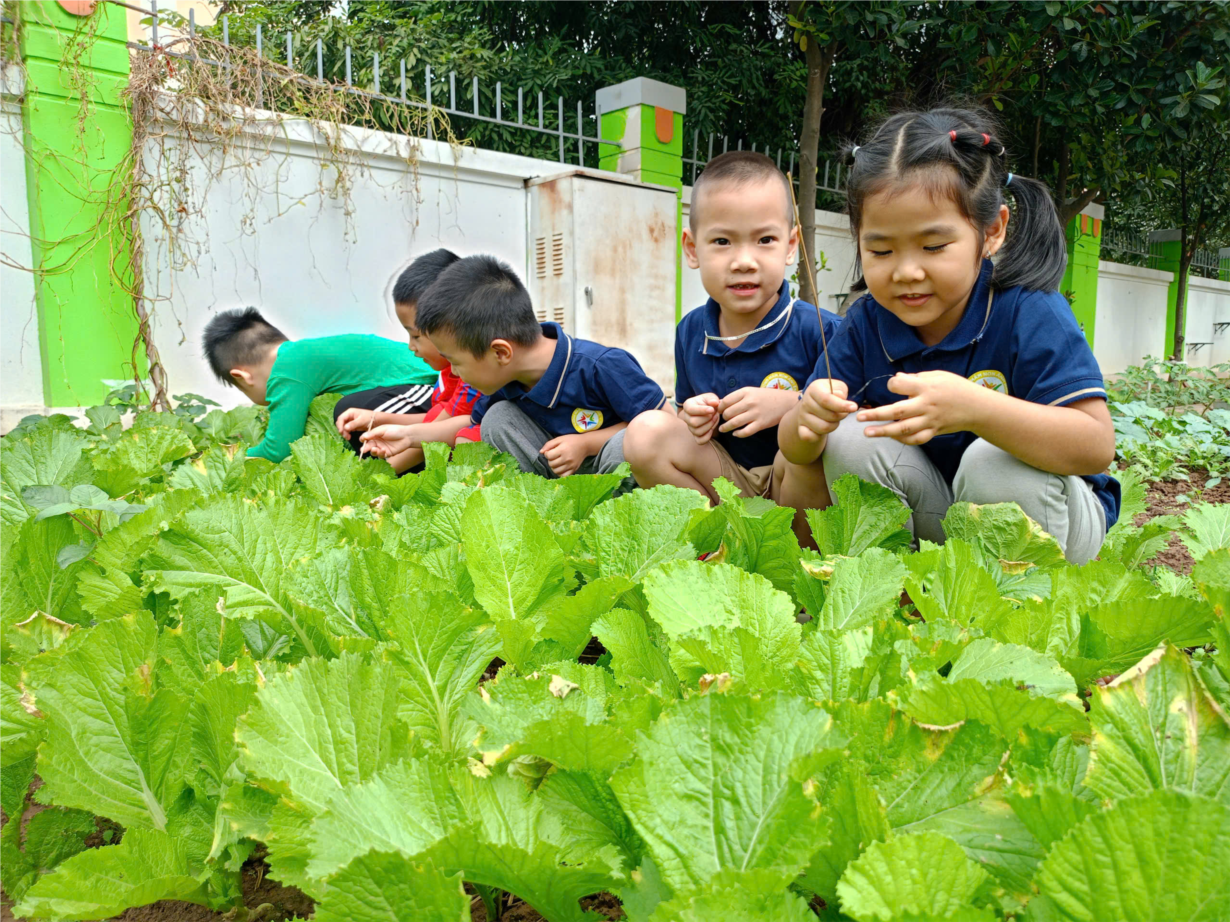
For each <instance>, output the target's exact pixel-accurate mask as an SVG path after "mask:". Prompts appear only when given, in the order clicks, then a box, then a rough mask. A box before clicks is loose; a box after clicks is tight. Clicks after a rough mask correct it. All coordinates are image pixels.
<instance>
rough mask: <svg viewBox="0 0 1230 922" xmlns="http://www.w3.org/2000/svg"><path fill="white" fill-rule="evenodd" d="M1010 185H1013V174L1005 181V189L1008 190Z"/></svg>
mask: <svg viewBox="0 0 1230 922" xmlns="http://www.w3.org/2000/svg"><path fill="white" fill-rule="evenodd" d="M1010 185H1012V174H1011V173H1009V174H1008V178H1007V179H1005V180H1004V188H1005V189H1007V188H1008V187H1009V186H1010Z"/></svg>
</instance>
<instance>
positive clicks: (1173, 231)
mask: <svg viewBox="0 0 1230 922" xmlns="http://www.w3.org/2000/svg"><path fill="white" fill-rule="evenodd" d="M1178 239H1179V229H1178V228H1177V227H1172V228H1169V229H1167V230H1155V231H1150V232H1149V242H1150V243H1169V242H1170V241H1172V240H1178Z"/></svg>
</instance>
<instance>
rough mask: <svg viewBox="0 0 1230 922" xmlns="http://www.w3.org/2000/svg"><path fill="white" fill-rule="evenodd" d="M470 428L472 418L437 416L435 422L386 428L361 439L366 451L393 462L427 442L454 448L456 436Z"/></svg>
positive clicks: (370, 432) (382, 427)
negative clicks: (409, 450)
mask: <svg viewBox="0 0 1230 922" xmlns="http://www.w3.org/2000/svg"><path fill="white" fill-rule="evenodd" d="M468 425H470V417H469V416H443V415H441V416H437V417H436V419H435V421H434V422H430V423H417V424H415V425H410V426H398V425H385V426H377V427H376V428H374V429H369V430H368V431H367V432H364V433H363V434H362V435H360V436H359V439H360V440H361V441H362V442H363V448H364V452H365V453H367V452H370V453H371V454H373V455H376V456H378V457H381V458H389V459H392V458H393V457H394V456H395V455H398V454H400V453H401V452H403V451H405V450H406V449H408V448H422V447H423V445H425V444H426V443H427V442H447V443H448V444H449V445H452V444H453V443H454V441H455V439H456V437H457V433H458V432H460V431H461V430H462V429H464V428H466V427H467V426H468Z"/></svg>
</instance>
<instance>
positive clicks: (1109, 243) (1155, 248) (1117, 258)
mask: <svg viewBox="0 0 1230 922" xmlns="http://www.w3.org/2000/svg"><path fill="white" fill-rule="evenodd" d="M1102 257H1103V258H1104V259H1107V260H1110V261H1111V262H1118V263H1125V264H1127V265H1129V266H1140V267H1141V268H1144V269H1156V268H1158V264H1159V263H1160V261H1161V257H1162V245H1161V244H1160V243H1159V242H1157V241H1156V240H1154V241H1150V240H1149V237H1148V235H1147V234H1138V233H1135V232H1134V231H1130V230H1122V229H1120V228H1116V227H1112V226H1106V227H1105V229H1104V230H1103V231H1102Z"/></svg>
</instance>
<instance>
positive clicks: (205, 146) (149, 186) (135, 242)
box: [17, 15, 459, 409]
mask: <svg viewBox="0 0 1230 922" xmlns="http://www.w3.org/2000/svg"><path fill="white" fill-rule="evenodd" d="M98 22H99V17H98V16H97V15H94V16H90V17H86V18H84V19H82V20H81V24H80V25H79V27H78V28H77V29H76V30H75V31H74V32H73V33H72V34H71V35H65V36H63V38H64V39H65V47H66V51H65V54H64V57H63V68H64V69H65V71H66V73H65V78H64V79H65V81H66V83H67V84H68V85H69V86H70V87H71V88H72V90H73V91H74V93H75V94H77V95H78V97H79V99H80V108H79V115H78V119H77V138H78V142H79V143H78V145H77V149H76V150H74V151H72V152H71V154H67V155H66V154H65V153H64V152H60V153H59V154H58V155H57V156H60V157H64V156H72V157H74V158H80V160H79V163H78V164H77V165H78V166H79V167H80V168H81V169H85V167H86V151H87V148H88V143H89V132H90V131H91V130H92V129H91V122H92V110H93V104H92V103H91V101H90V99H91V96H92V90H93V81H94V80H95V76H94V72H93V71H92V70H91V69H90V68H88V67H86V66H84V64H83V63H82V61H83V58H84V56H85V55H86V53H87V52H88V50H89V49H90V47H91V46H92V44H93V42H94V40H95V38H96V34H97V26H98ZM17 27H18V28H20V27H21V23H20V22H18V23H17ZM130 61H131V74H130V77H129V81H128V85H127V86H126V87H125V88H124V90H123V92H122V103H123V105H124V106H125V108H126V110H127V113H128V116H129V119H130V122H131V126H132V142H131V144H130V145H129V147H128V149H127V151H126V152H125V154H124V156H123V157H122V159H121V161H120V162H119V163H118V164H117V165H116V166H115V167H114V169H113V170H112V172H111V175H110V181H109V182H107V183H99V184H97V185H96V187H95V188H96V190H97V191H91V192H89V193H86V197H87V201H83V204H89V205H91V206H94V207H97V208H99V211H100V214H101V215H102V218H101V220H99V222H98V224H97V227H96V229H95V230H94V232H93V234H92V236H91V239H89V240H83V241H74V249H73V251H72V253H71V254H70V255H68V256H66V257H65V258H64V259H63V260H59V261H58V262H57V264H56V265H55V266H39V267H35V270H34V271H35V272H36V273H38V274H44V275H45V274H48V273H54V272H63V271H67V270H68V269H69V268H71V266H72V264H73V262H74V261H75V257H77V256H79V255H80V253H82V252H84V251H85V250H86V249H88V248H92V247H94V246H99V245H105V246H108V248H109V266H110V274H111V281H112V283H113V284H115V285H117V286H119V287H120V289H121V290H123V291H124V292H125V294H126V297H127V298H129V299H131V302H132V309H133V313H134V315H135V317H136V320H137V333H136V336H135V338H134V341H133V347H132V355H131V364H132V371H133V376H134V379H135V381H136V383H137V387H138V389H139V390H141V391H143V392H144V393H145V394H146V396H147V398H148V401H149V405H150V407H151V408H152V409H170V397H169V382H168V380H167V372H166V368H165V367H164V366H163V364H162V361H161V359H160V356H159V353H158V347H157V345H156V343H155V341H154V333H153V322H154V316H153V315H154V306H155V305H156V304H157V303H158V302H159V301H166V300H169V298H170V295H162V296H156V295H153V294H151V293H150V292H149V291H147V290H146V288H147V286H146V279H145V272H144V266H145V260H146V256H147V252H146V243H145V233H147V232H148V231H150V230H153V229H156V230H158V231H159V232H160V233H161V234H163V235H165V238H166V241H167V246H168V254H169V257H170V261H171V264H172V266H173V267H174V268H183V267H185V266H187V265H190V264H191V263H192V260H193V255H192V253H191V252H190V251H189V248H188V247H187V246H184V245H183V243H184V241H181V239H180V234H181V232H182V229H183V228H184V227H185V226H186V225H187V223H188V222H189V220H190V219H191V218H193V217H198V216H202V215H203V214H204V203H205V200H206V198H207V195H208V192H209V188H210V187H211V186H212V184H213V182H214V181H215V180H217V179H219V178H221V177H222V175H223V173H224V172H228V173H233V172H234V171H235V170H239V171H241V172H242V173H243V175H244V176H245V177H246V180H247V182H248V186H249V190H250V192H251V194H250V196H249V198H250V200H251V201H252V202H253V203H254V204H253V205H252V209H253V211H254V210H255V202H256V201H257V200H258V198H259V196H260V195H261V194H262V191H263V190H262V189H261V187H260V186H259V184H258V183H257V181H256V174H257V170H256V168H257V167H259V166H260V164H261V163H262V162H264V161H265V160H266V159H267V158H268V157H270V156H273V155H274V154H275V153H277V151H278V149H279V148H280V147H281V146H283V145H284V144H285V142H286V140H287V138H288V136H289V134H288V133H289V130H290V127H291V124H292V123H298V124H300V125H306V126H308V127H309V129H310V133H311V136H312V138H313V139H314V142H315V144H316V145H317V148H318V151H319V161H320V174H319V182H318V185H317V188H316V190H315V193H314V194H316V195H318V196H320V197H321V198H322V199H325V198H328V199H334V200H337V199H340V200H342V201H343V203H344V209H343V210H344V213H345V216H346V221H347V224H348V226H349V222H350V220H351V218H352V213H353V209H352V207H351V194H352V191H353V188H354V183H355V181H356V179H358V178H360V177H362V176H364V175H367V174H368V166H367V163H366V161H365V158H364V154H363V153H362V152H361V151H360V150H358V149H357V148H356V146H355V145H353V144H349V143H347V130H348V129H350V128H355V127H361V128H374V129H379V130H382V131H386V132H391V133H392V134H394V135H396V136H400V137H401V138H403V139H404V143H403V144H402V145H400V148H399V151H400V152H399V156H401V157H402V159H403V160H404V161H405V164H406V169H407V172H409V173H410V174H411V175H412V177H413V182H414V186H415V189H416V190H417V188H418V139H420V138H422V137H425V136H427V135H428V129H429V126H430V128H431V131H432V134H433V135H434V137H435V138H437V139H440V140H443V141H447V142H448V143H450V144H453V145H457V144H458V143H459V142H457V140H456V138H455V136H454V134H453V132H452V130H451V128H450V126H449V123H448V121H447V119H446V117H445V116H444V115H443V114H442V113H441V112H440V111H439V110H436V109H428V108H427V107H426V106H423V105H421V104H418V100H414V99H410V100H409V104H403V103H400V102H396V101H390V100H387V99H385V98H382V97H378V96H376V95H375V94H372V93H369V92H366V91H364V90H361V89H359V88H356V87H350V86H342V85H337V84H333V83H328V82H322V81H318V80H315V79H312V78H310V77H307V76H305V75H303V74H301V73H298V72H297V71H294V70H292V69H291V68H288V67H286V66H284V65H280V64H277V63H275V62H273V61H270V60H269V59H267V58H264V57H262V56H260V55H258V54H257V53H256V51H255V49H252V48H246V47H238V46H231V45H226V44H224V43H222V42H220V41H217V40H216V39H213V38H210V37H207V36H205V35H201V34H196V35H179V36H176V37H174V38H173V39H172V40H170V41H168V42H166V43H165V44H162V45H157V46H154V47H152V48H144V47H143V48H141V49H134V50H132V51H131V53H130ZM28 91H29V88H28V87H27V92H28ZM202 165H204V166H205V168H206V172H205V173H204V175H202V174H201V171H200V169H199V167H200V166H202ZM194 167H197V168H198V169H195V170H194ZM89 199H92V200H89ZM249 217H250V218H251V216H249ZM63 242H64V241H52V242H51V243H52V245H53V246H54V245H55V244H57V243H63ZM43 243H44V245H46V244H47V241H43ZM45 248H46V247H45ZM142 353H144V356H145V361H146V363H147V366H148V379H149V387H148V390H146V389H145V388H144V382H142V380H141V373H140V367H141V364H140V360H141V355H142Z"/></svg>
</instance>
